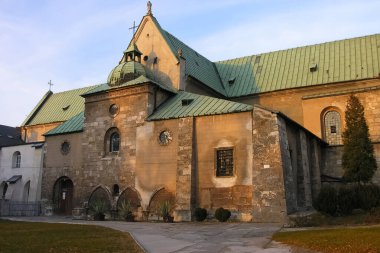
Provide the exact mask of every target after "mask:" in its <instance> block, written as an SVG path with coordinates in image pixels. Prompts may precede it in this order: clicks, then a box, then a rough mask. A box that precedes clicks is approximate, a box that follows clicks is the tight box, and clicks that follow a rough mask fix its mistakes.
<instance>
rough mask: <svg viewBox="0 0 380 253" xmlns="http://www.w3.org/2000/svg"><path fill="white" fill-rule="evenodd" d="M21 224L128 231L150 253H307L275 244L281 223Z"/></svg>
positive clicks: (37, 219) (53, 219)
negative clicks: (98, 227) (74, 225)
mask: <svg viewBox="0 0 380 253" xmlns="http://www.w3.org/2000/svg"><path fill="white" fill-rule="evenodd" d="M9 219H12V220H19V221H33V222H51V223H62V222H63V223H72V224H90V225H100V226H104V227H109V228H112V229H116V230H120V231H123V232H129V233H130V234H131V235H132V236H133V237H134V238H135V240H136V241H137V242H138V243H139V244H140V245H141V246H142V247H143V248H144V249H145V251H146V252H150V253H168V252H183V253H193V252H205V253H206V252H207V253H213V252H218V253H227V252H234V253H235V252H236V253H240V252H241V253H245V252H247V253H248V252H259V253H290V252H293V253H307V252H311V251H306V250H302V249H293V248H290V247H288V246H285V245H282V244H279V243H276V242H272V241H271V240H270V238H271V236H272V234H273V233H275V232H276V231H278V230H279V229H280V225H278V224H258V223H217V222H212V223H211V222H207V223H203V222H202V223H150V222H123V221H103V222H97V221H84V220H72V219H71V218H64V217H13V218H9Z"/></svg>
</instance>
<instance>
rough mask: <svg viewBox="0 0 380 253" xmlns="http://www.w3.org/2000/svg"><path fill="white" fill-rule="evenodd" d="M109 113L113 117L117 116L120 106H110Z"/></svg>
mask: <svg viewBox="0 0 380 253" xmlns="http://www.w3.org/2000/svg"><path fill="white" fill-rule="evenodd" d="M108 111H109V113H110V114H111V115H112V116H115V115H116V114H117V113H118V112H119V106H117V104H113V105H111V106H110V108H109V110H108Z"/></svg>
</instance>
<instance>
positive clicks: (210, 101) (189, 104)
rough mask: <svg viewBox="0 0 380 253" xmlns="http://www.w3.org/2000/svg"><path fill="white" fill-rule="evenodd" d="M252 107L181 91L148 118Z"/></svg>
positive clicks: (185, 115)
mask: <svg viewBox="0 0 380 253" xmlns="http://www.w3.org/2000/svg"><path fill="white" fill-rule="evenodd" d="M252 109H253V107H252V106H251V105H247V104H242V103H237V102H231V101H228V100H224V99H218V98H213V97H208V96H202V95H197V94H193V93H188V92H185V91H180V92H178V94H176V95H175V96H173V97H172V98H171V99H169V100H168V101H167V102H165V103H164V104H163V105H162V106H160V107H159V108H158V110H157V111H156V112H154V113H153V114H152V115H151V116H149V117H148V120H164V119H176V118H183V117H191V116H205V115H217V114H227V113H236V112H245V111H250V110H252Z"/></svg>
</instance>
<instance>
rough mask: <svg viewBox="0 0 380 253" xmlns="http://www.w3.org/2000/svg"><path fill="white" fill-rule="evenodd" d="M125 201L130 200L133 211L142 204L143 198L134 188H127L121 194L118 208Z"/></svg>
mask: <svg viewBox="0 0 380 253" xmlns="http://www.w3.org/2000/svg"><path fill="white" fill-rule="evenodd" d="M125 202H129V203H130V205H131V207H132V210H133V212H136V211H137V209H138V208H139V207H140V206H141V198H140V197H139V194H138V193H137V192H136V191H135V190H134V189H132V188H129V187H128V188H127V189H125V190H124V191H123V192H122V193H121V194H120V196H119V199H118V200H117V209H118V210H119V208H120V207H121V205H122V204H123V203H125Z"/></svg>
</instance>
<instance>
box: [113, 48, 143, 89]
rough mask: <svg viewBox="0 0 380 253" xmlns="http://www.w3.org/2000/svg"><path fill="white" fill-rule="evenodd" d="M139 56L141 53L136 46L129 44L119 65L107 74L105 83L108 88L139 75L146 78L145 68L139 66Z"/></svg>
mask: <svg viewBox="0 0 380 253" xmlns="http://www.w3.org/2000/svg"><path fill="white" fill-rule="evenodd" d="M141 55H142V53H141V52H140V50H139V49H138V48H137V45H136V44H135V43H131V45H129V47H128V48H127V50H125V51H124V56H123V58H122V59H121V61H120V63H119V65H117V66H116V67H115V68H114V69H113V70H112V71H111V73H110V74H109V76H108V80H107V83H108V84H109V85H110V86H117V85H120V84H123V83H125V82H128V81H131V80H133V79H136V78H137V77H139V76H141V75H143V76H146V71H145V68H144V66H143V65H142V64H141Z"/></svg>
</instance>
